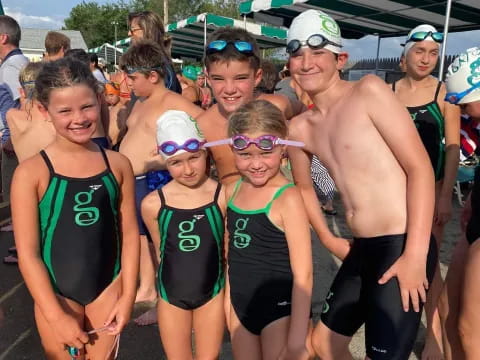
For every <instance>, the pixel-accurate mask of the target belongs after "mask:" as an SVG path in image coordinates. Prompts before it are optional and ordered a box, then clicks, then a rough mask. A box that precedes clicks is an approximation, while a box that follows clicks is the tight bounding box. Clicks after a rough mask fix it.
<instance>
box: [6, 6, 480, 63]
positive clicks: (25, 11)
mask: <svg viewBox="0 0 480 360" xmlns="http://www.w3.org/2000/svg"><path fill="white" fill-rule="evenodd" d="M87 1H88V0H87ZM81 2H82V1H81V0H2V4H3V7H4V9H5V12H6V13H7V14H8V15H10V16H13V17H14V18H15V19H16V20H17V21H18V22H19V23H20V25H21V26H23V27H30V28H44V29H59V28H61V27H62V25H63V20H64V19H65V18H66V17H68V14H69V13H70V10H71V9H72V8H73V7H74V6H75V5H78V4H80V3H81ZM96 2H97V3H100V4H102V3H106V2H109V1H108V0H96ZM110 2H112V1H110ZM113 2H115V1H113ZM192 15H194V14H192ZM404 40H405V39H404V37H401V38H389V39H382V42H381V47H380V57H397V56H399V55H400V52H401V50H402V48H401V47H400V44H401V43H403V42H404ZM448 40H449V41H448V44H447V54H458V53H459V52H462V51H464V50H465V49H468V48H470V47H473V46H480V30H477V31H469V32H464V33H455V34H450V36H449V38H448ZM344 45H345V49H346V50H347V51H348V52H349V53H350V58H351V59H360V58H374V57H375V55H376V49H377V38H376V37H374V36H366V37H364V38H362V39H360V40H346V41H345V44H344Z"/></svg>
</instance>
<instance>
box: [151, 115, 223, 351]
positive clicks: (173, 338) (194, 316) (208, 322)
mask: <svg viewBox="0 0 480 360" xmlns="http://www.w3.org/2000/svg"><path fill="white" fill-rule="evenodd" d="M157 143H158V152H159V154H160V155H161V156H162V157H163V158H164V159H165V161H166V167H167V170H168V171H169V172H170V175H171V176H172V178H173V180H172V181H171V182H169V183H168V184H167V185H165V186H164V187H163V188H161V189H159V190H156V191H153V192H151V193H150V194H149V195H147V196H146V197H145V199H144V200H143V201H142V217H143V221H144V222H145V224H146V226H147V228H148V231H149V232H150V235H151V236H152V240H153V242H154V244H155V248H156V251H157V256H158V258H159V264H160V265H159V267H158V271H157V289H158V293H159V300H158V303H157V320H158V326H159V330H160V338H161V340H162V344H163V348H164V350H165V353H166V355H167V358H168V359H182V360H183V359H185V360H188V359H193V351H192V330H193V331H194V333H195V346H194V348H195V358H196V359H217V358H218V356H219V352H220V346H221V343H222V339H223V331H224V327H225V315H224V311H223V299H224V296H223V294H224V283H225V279H224V270H223V263H224V261H223V233H224V214H225V195H224V190H223V189H222V187H221V185H220V184H219V183H218V182H216V181H214V180H213V179H210V178H209V177H208V176H207V175H206V168H207V152H206V151H205V150H204V149H203V144H204V139H203V136H202V135H201V134H200V132H199V130H198V126H197V123H196V122H195V120H193V119H192V118H191V117H190V115H188V114H187V113H185V112H183V111H177V110H169V111H167V112H165V113H164V114H163V115H162V116H160V118H159V119H158V120H157Z"/></svg>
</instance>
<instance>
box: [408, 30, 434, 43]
mask: <svg viewBox="0 0 480 360" xmlns="http://www.w3.org/2000/svg"><path fill="white" fill-rule="evenodd" d="M429 36H430V37H431V38H432V39H433V40H434V41H435V42H437V43H441V42H442V41H443V33H441V32H433V31H418V32H415V33H413V34H412V35H411V36H410V37H409V38H408V39H407V41H406V42H409V41H415V42H417V41H423V40H425V39H426V38H427V37H429Z"/></svg>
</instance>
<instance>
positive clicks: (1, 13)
mask: <svg viewBox="0 0 480 360" xmlns="http://www.w3.org/2000/svg"><path fill="white" fill-rule="evenodd" d="M0 15H5V11H3V5H2V2H1V1H0Z"/></svg>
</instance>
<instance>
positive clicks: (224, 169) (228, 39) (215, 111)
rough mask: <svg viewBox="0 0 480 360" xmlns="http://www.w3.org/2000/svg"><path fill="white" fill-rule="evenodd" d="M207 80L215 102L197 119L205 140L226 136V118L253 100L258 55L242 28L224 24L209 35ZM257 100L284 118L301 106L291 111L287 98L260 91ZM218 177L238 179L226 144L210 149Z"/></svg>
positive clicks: (224, 180) (225, 180)
mask: <svg viewBox="0 0 480 360" xmlns="http://www.w3.org/2000/svg"><path fill="white" fill-rule="evenodd" d="M204 62H205V67H206V70H207V71H206V75H207V79H208V83H209V85H210V87H211V89H212V92H213V95H214V97H215V99H216V100H217V104H215V105H213V106H212V107H211V108H209V109H208V110H207V111H206V112H205V113H204V114H202V116H200V117H199V118H198V119H197V121H198V124H199V125H200V128H201V130H202V132H203V135H204V136H205V139H206V140H207V141H209V142H210V141H215V140H221V139H225V138H226V137H228V135H227V125H228V122H227V118H228V116H229V115H230V114H231V113H232V112H234V111H235V110H237V109H238V108H239V107H240V106H242V105H243V104H246V103H248V102H250V101H252V100H253V99H254V89H255V87H256V86H257V85H258V84H259V83H260V80H261V79H262V70H261V69H260V54H259V49H258V45H257V43H256V41H255V39H254V38H253V37H252V36H251V35H250V34H249V33H248V32H247V31H246V30H244V29H240V28H231V27H225V28H221V29H218V30H216V31H215V32H213V33H212V34H211V35H210V38H209V41H208V45H207V49H206V56H205V59H204ZM259 99H263V100H266V101H269V102H271V103H273V104H274V105H276V106H277V107H278V108H279V109H280V110H282V111H283V112H284V114H285V116H286V117H287V119H288V118H290V117H292V116H293V115H296V114H297V113H298V112H299V109H301V106H300V107H298V109H295V113H294V110H292V108H291V105H290V102H289V101H288V99H287V98H285V97H284V96H280V95H271V94H262V95H261V96H259ZM211 151H212V155H213V159H214V160H215V165H216V168H217V171H218V178H219V180H220V181H221V182H222V183H224V184H227V183H231V182H234V181H236V180H237V179H238V178H239V174H238V171H237V169H236V168H235V163H234V157H233V153H232V150H231V149H230V146H228V145H222V146H215V147H212V148H211Z"/></svg>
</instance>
